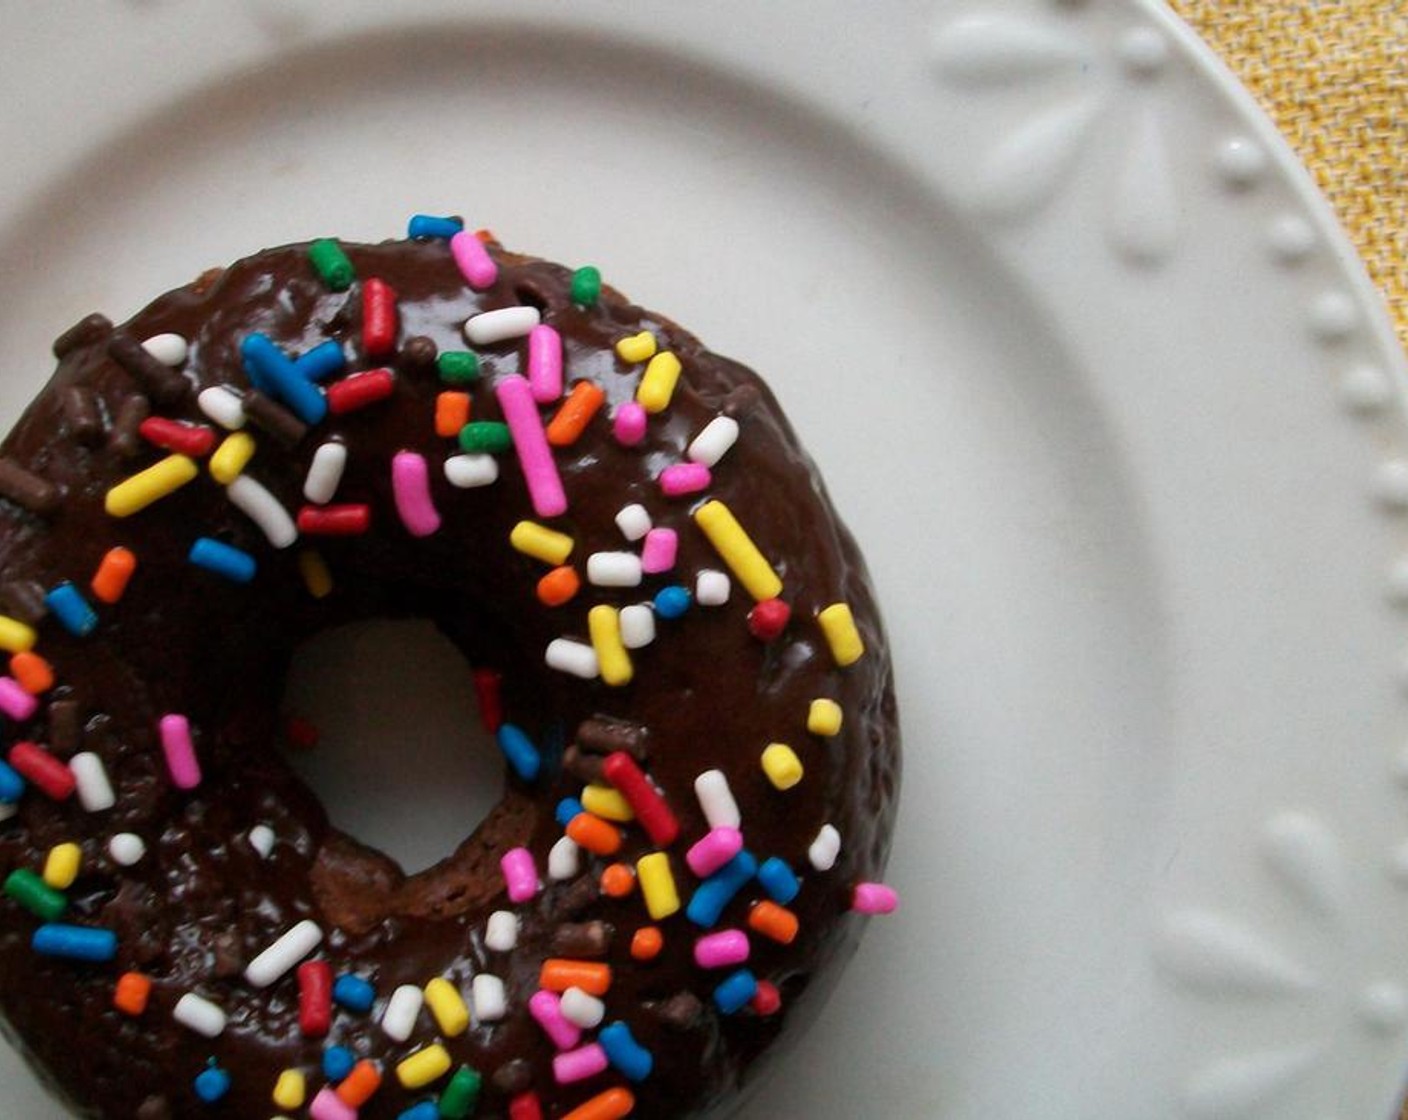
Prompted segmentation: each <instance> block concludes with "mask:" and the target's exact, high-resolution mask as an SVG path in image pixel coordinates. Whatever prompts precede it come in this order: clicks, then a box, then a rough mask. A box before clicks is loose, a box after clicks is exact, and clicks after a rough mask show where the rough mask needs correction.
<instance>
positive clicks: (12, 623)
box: [0, 614, 38, 653]
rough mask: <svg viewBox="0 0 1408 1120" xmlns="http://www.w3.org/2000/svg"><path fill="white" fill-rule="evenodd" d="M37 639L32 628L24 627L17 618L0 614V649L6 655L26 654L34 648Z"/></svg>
mask: <svg viewBox="0 0 1408 1120" xmlns="http://www.w3.org/2000/svg"><path fill="white" fill-rule="evenodd" d="M37 638H38V635H37V634H36V633H35V632H34V627H33V626H26V625H25V624H24V623H23V622H21V621H20V620H19V619H17V618H10V617H9V616H8V615H3V614H0V649H3V650H5V651H6V652H7V653H26V652H28V651H29V650H32V649H33V648H34V642H35V640H36V639H37Z"/></svg>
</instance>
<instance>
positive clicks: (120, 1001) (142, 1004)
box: [112, 972, 152, 1018]
mask: <svg viewBox="0 0 1408 1120" xmlns="http://www.w3.org/2000/svg"><path fill="white" fill-rule="evenodd" d="M151 994H152V982H151V979H150V978H149V977H146V976H143V975H142V974H141V973H140V972H124V973H123V974H122V975H121V976H119V977H118V980H117V988H116V990H115V991H114V992H113V993H112V1005H113V1006H114V1007H115V1008H117V1009H118V1010H119V1011H121V1012H122V1013H123V1014H124V1015H131V1016H132V1017H133V1018H136V1016H138V1015H140V1014H141V1013H142V1012H143V1011H145V1010H146V1009H147V997H148V996H150V995H151Z"/></svg>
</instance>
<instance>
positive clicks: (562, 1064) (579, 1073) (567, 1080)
mask: <svg viewBox="0 0 1408 1120" xmlns="http://www.w3.org/2000/svg"><path fill="white" fill-rule="evenodd" d="M609 1064H610V1063H609V1062H608V1061H607V1058H606V1051H605V1050H603V1049H602V1048H601V1044H600V1043H597V1042H593V1043H590V1044H588V1045H586V1046H583V1047H581V1048H580V1049H578V1050H569V1051H567V1053H565V1054H559V1055H558V1056H557V1057H555V1058H554V1059H553V1060H552V1075H553V1076H554V1077H555V1078H557V1083H558V1084H559V1085H571V1084H572V1083H573V1082H574V1081H585V1080H586V1079H587V1078H589V1077H595V1076H596V1075H597V1074H599V1073H601V1072H603V1071H604V1070H605V1069H606V1067H607V1066H608V1065H609Z"/></svg>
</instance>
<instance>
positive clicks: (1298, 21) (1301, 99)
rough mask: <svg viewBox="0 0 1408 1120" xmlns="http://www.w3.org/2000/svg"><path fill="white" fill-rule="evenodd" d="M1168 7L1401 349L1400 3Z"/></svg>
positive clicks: (1405, 90)
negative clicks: (1370, 281)
mask: <svg viewBox="0 0 1408 1120" xmlns="http://www.w3.org/2000/svg"><path fill="white" fill-rule="evenodd" d="M1169 3H1170V5H1171V7H1172V8H1173V10H1174V11H1175V12H1177V13H1178V14H1179V15H1180V16H1182V17H1183V18H1184V19H1185V20H1187V21H1188V22H1189V23H1190V24H1192V26H1193V27H1194V28H1195V29H1196V30H1197V31H1198V33H1199V34H1200V35H1202V37H1203V38H1204V39H1205V40H1207V42H1208V43H1209V44H1210V45H1211V46H1212V48H1213V49H1214V50H1215V51H1217V53H1218V54H1220V55H1221V56H1222V58H1223V60H1224V61H1225V62H1226V63H1227V64H1228V66H1230V67H1231V68H1232V70H1233V72H1234V73H1236V74H1237V76H1238V77H1239V78H1241V80H1242V81H1243V83H1244V84H1245V85H1246V86H1247V87H1248V88H1249V89H1250V90H1251V91H1252V93H1253V94H1254V95H1255V96H1256V98H1257V100H1258V101H1260V102H1261V105H1262V107H1263V108H1264V109H1265V110H1266V111H1267V112H1268V113H1269V114H1270V115H1271V118H1272V119H1273V120H1274V121H1275V122H1276V123H1277V124H1278V125H1279V126H1280V128H1281V131H1282V132H1284V133H1285V134H1286V137H1287V138H1288V139H1289V140H1290V142H1291V144H1292V146H1293V147H1294V148H1295V149H1296V151H1297V152H1299V153H1300V157H1301V159H1302V160H1303V161H1304V162H1305V164H1306V165H1307V166H1308V167H1309V168H1310V170H1311V172H1312V173H1313V174H1314V175H1315V178H1316V180H1317V181H1318V182H1319V184H1320V189H1321V190H1323V191H1324V192H1325V194H1327V195H1328V196H1329V198H1330V201H1331V202H1332V203H1333V204H1334V206H1335V209H1336V210H1337V211H1338V212H1339V215H1340V221H1341V222H1342V223H1343V224H1344V226H1345V228H1346V229H1347V230H1348V231H1349V234H1350V236H1351V237H1352V238H1353V239H1354V243H1355V244H1356V245H1357V246H1358V247H1359V252H1360V254H1361V255H1362V256H1363V257H1364V260H1365V263H1366V264H1367V265H1368V266H1369V273H1370V275H1371V276H1373V278H1374V281H1375V282H1376V283H1377V284H1378V286H1379V290H1380V291H1382V292H1383V294H1384V298H1385V300H1386V301H1387V303H1388V306H1389V310H1390V311H1391V312H1392V314H1393V317H1394V319H1395V321H1396V323H1397V326H1398V337H1399V339H1400V340H1401V341H1402V342H1403V344H1404V345H1405V347H1408V3H1405V0H1169ZM1405 1120H1408V1116H1405Z"/></svg>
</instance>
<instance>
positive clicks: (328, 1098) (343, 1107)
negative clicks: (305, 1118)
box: [308, 1085, 357, 1120]
mask: <svg viewBox="0 0 1408 1120" xmlns="http://www.w3.org/2000/svg"><path fill="white" fill-rule="evenodd" d="M308 1115H309V1116H310V1117H311V1118H312V1120H357V1110H356V1109H355V1108H353V1107H352V1106H351V1105H350V1104H348V1103H347V1102H346V1101H344V1100H343V1099H342V1098H341V1097H339V1096H338V1095H337V1090H335V1089H334V1088H332V1086H330V1085H328V1086H324V1087H323V1088H322V1089H319V1090H318V1095H317V1096H316V1097H314V1098H313V1103H312V1104H310V1105H309V1106H308Z"/></svg>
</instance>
